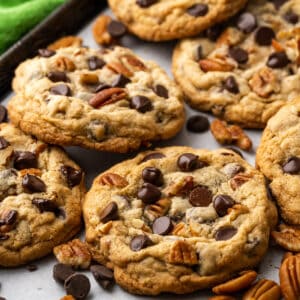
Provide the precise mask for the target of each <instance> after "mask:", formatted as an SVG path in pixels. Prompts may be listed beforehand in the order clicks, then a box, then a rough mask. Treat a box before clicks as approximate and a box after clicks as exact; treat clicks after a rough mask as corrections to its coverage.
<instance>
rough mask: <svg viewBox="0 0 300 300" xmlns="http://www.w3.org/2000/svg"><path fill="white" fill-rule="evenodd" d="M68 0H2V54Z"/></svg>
mask: <svg viewBox="0 0 300 300" xmlns="http://www.w3.org/2000/svg"><path fill="white" fill-rule="evenodd" d="M65 1H66V0H0V55H1V54H2V53H3V52H4V51H5V50H6V49H7V48H9V47H10V46H11V45H12V44H13V43H15V42H16V41H18V40H19V39H20V38H21V37H22V36H23V35H24V34H25V33H27V32H28V31H29V30H30V29H31V28H33V27H34V26H35V25H37V24H38V23H39V22H40V21H41V20H43V19H44V18H45V17H46V16H47V15H49V14H50V13H51V12H52V11H53V10H54V9H55V8H56V7H57V6H59V5H60V4H62V3H63V2H65Z"/></svg>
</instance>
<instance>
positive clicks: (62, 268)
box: [53, 263, 75, 283]
mask: <svg viewBox="0 0 300 300" xmlns="http://www.w3.org/2000/svg"><path fill="white" fill-rule="evenodd" d="M73 274H75V271H74V270H73V268H72V267H71V266H69V265H65V264H61V263H58V264H56V265H54V267H53V278H54V280H55V281H57V282H60V283H65V281H66V279H67V278H68V277H70V276H71V275H73Z"/></svg>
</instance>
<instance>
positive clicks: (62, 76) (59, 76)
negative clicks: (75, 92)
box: [47, 71, 69, 82]
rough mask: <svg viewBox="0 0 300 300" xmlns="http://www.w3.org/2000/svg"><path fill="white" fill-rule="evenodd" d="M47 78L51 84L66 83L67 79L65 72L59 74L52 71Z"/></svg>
mask: <svg viewBox="0 0 300 300" xmlns="http://www.w3.org/2000/svg"><path fill="white" fill-rule="evenodd" d="M47 77H48V78H49V79H50V80H51V81H52V82H59V81H64V82H68V81H69V78H68V76H67V74H66V73H65V72H60V71H53V72H49V73H48V74H47Z"/></svg>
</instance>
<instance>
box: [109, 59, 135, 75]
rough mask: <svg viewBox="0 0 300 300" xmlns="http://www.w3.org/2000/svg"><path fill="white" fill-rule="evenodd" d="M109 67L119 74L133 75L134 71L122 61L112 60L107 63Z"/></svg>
mask: <svg viewBox="0 0 300 300" xmlns="http://www.w3.org/2000/svg"><path fill="white" fill-rule="evenodd" d="M106 66H107V67H108V68H109V69H111V70H112V71H114V72H115V73H117V74H122V75H124V76H125V77H131V76H133V73H132V72H131V71H130V70H129V69H128V68H127V67H126V66H124V64H122V62H120V61H111V62H110V63H108V64H107V65H106Z"/></svg>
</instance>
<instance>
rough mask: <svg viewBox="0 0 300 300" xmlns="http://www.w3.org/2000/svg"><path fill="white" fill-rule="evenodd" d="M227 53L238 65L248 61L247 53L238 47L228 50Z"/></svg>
mask: <svg viewBox="0 0 300 300" xmlns="http://www.w3.org/2000/svg"><path fill="white" fill-rule="evenodd" d="M228 53H229V56H230V57H231V58H233V59H234V60H235V61H236V62H237V63H239V64H245V63H246V62H247V61H248V59H249V56H248V52H247V51H245V50H244V49H242V48H240V47H232V48H229V51H228Z"/></svg>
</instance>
